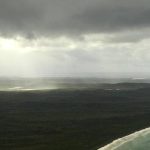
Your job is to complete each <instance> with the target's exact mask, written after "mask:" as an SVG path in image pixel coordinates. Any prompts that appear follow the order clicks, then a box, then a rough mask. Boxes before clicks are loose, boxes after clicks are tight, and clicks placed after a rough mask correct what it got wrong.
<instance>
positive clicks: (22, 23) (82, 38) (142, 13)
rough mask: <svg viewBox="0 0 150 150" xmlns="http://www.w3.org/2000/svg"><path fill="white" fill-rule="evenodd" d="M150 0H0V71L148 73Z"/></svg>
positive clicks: (5, 73) (12, 73) (24, 73)
mask: <svg viewBox="0 0 150 150" xmlns="http://www.w3.org/2000/svg"><path fill="white" fill-rule="evenodd" d="M149 14H150V1H149V0H0V76H35V77H39V76H40V77H41V76H43V77H44V76H46V77H47V76H83V77H84V76H97V77H114V76H115V77H135V78H136V77H150V71H149V66H150V52H149V50H150V44H149V43H150V17H149Z"/></svg>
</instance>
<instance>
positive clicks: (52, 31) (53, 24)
mask: <svg viewBox="0 0 150 150" xmlns="http://www.w3.org/2000/svg"><path fill="white" fill-rule="evenodd" d="M149 14H150V1H149V0H0V32H1V34H3V35H10V34H12V35H16V34H24V35H25V36H26V37H27V38H34V36H35V35H80V34H88V33H106V32H119V31H123V30H132V29H138V30H139V29H143V28H145V27H146V28H147V27H149V25H150V17H149Z"/></svg>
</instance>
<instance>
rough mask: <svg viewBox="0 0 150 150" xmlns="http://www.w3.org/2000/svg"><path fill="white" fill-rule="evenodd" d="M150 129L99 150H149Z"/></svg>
mask: <svg viewBox="0 0 150 150" xmlns="http://www.w3.org/2000/svg"><path fill="white" fill-rule="evenodd" d="M149 149H150V128H146V129H143V130H141V131H138V132H135V133H133V134H131V135H128V136H125V137H123V138H120V139H118V140H115V141H113V142H112V143H110V144H108V145H106V146H104V147H102V148H100V149H98V150H149Z"/></svg>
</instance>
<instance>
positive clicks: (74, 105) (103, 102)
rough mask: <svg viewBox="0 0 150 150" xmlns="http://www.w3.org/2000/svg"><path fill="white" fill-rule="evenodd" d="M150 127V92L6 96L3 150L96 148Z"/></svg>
mask: <svg viewBox="0 0 150 150" xmlns="http://www.w3.org/2000/svg"><path fill="white" fill-rule="evenodd" d="M149 126H150V89H149V88H145V89H144V88H143V89H139V90H108V91H107V90H102V89H89V90H88V89H84V90H53V91H45V92H44V91H43V92H42V91H28V92H0V149H1V150H96V149H97V148H99V147H101V146H103V145H105V144H107V143H109V142H111V141H112V140H114V139H116V138H119V137H122V136H124V135H127V134H129V133H132V132H134V131H136V130H139V129H143V128H145V127H149Z"/></svg>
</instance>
